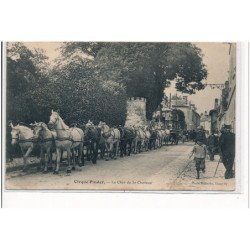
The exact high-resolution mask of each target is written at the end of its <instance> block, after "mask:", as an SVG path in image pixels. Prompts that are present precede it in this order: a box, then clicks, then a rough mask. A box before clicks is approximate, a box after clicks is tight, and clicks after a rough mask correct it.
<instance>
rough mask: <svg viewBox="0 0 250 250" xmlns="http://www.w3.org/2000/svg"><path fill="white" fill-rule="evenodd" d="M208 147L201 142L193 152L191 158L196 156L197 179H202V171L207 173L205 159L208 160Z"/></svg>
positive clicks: (195, 146) (198, 142)
mask: <svg viewBox="0 0 250 250" xmlns="http://www.w3.org/2000/svg"><path fill="white" fill-rule="evenodd" d="M206 154H207V153H206V146H205V145H203V143H202V142H201V141H197V144H195V145H194V148H193V150H192V152H191V155H190V157H189V158H191V156H192V155H194V160H195V167H196V171H197V178H196V179H200V170H202V172H203V173H205V167H206V166H205V158H206Z"/></svg>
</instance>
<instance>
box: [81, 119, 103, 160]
mask: <svg viewBox="0 0 250 250" xmlns="http://www.w3.org/2000/svg"><path fill="white" fill-rule="evenodd" d="M84 132H85V133H84V146H86V148H87V160H90V159H91V160H92V163H93V164H96V162H97V157H98V149H99V144H100V140H101V130H100V129H99V128H98V127H96V126H94V124H93V123H92V122H90V121H89V122H88V123H87V124H86V126H85V131H84Z"/></svg>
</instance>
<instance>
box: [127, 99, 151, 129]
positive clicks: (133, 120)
mask: <svg viewBox="0 0 250 250" xmlns="http://www.w3.org/2000/svg"><path fill="white" fill-rule="evenodd" d="M146 124H147V119H146V98H142V97H141V98H140V97H137V98H129V99H128V100H127V118H126V122H125V126H131V125H132V126H133V125H136V126H139V125H146Z"/></svg>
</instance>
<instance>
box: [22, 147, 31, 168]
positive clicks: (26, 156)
mask: <svg viewBox="0 0 250 250" xmlns="http://www.w3.org/2000/svg"><path fill="white" fill-rule="evenodd" d="M32 149H33V147H29V148H28V150H27V152H26V154H25V155H24V156H23V164H24V167H23V171H24V172H26V171H27V158H28V156H29V154H30V153H31V151H32Z"/></svg>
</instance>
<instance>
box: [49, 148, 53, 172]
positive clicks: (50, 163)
mask: <svg viewBox="0 0 250 250" xmlns="http://www.w3.org/2000/svg"><path fill="white" fill-rule="evenodd" d="M48 151H49V152H48V158H49V168H48V170H52V169H53V167H52V158H53V154H52V150H51V147H49V148H48Z"/></svg>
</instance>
